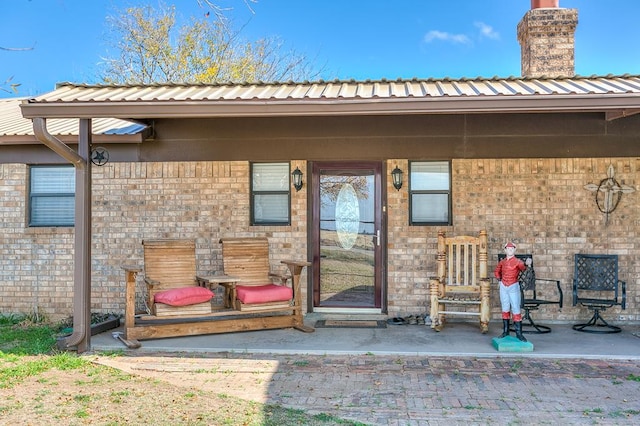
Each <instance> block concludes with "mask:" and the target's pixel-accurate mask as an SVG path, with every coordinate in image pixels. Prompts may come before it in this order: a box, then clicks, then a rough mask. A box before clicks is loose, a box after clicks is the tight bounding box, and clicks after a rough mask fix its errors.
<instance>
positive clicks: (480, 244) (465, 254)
mask: <svg viewBox="0 0 640 426" xmlns="http://www.w3.org/2000/svg"><path fill="white" fill-rule="evenodd" d="M487 256H488V254H487V232H486V231H484V230H483V231H480V233H479V234H478V236H477V237H475V236H469V235H460V236H455V237H447V236H446V234H445V233H444V232H443V231H440V232H438V252H437V268H438V270H437V274H438V275H437V276H436V277H434V278H432V279H431V280H430V281H429V295H430V299H431V310H430V316H431V328H433V329H434V330H435V331H440V330H441V329H442V327H443V326H444V323H445V319H446V317H447V316H453V315H456V316H467V317H469V316H471V317H477V318H478V319H479V323H480V331H481V332H482V333H486V332H487V331H489V317H490V314H491V312H490V309H491V306H490V295H491V286H490V280H489V276H488V271H487Z"/></svg>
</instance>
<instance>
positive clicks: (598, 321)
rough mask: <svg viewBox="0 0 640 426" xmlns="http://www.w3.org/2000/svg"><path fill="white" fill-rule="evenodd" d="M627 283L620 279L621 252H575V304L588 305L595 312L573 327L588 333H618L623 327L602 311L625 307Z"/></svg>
mask: <svg viewBox="0 0 640 426" xmlns="http://www.w3.org/2000/svg"><path fill="white" fill-rule="evenodd" d="M626 286H627V284H626V283H625V282H624V281H620V280H619V279H618V255H615V254H576V255H575V269H574V275H573V306H576V305H578V304H580V305H582V306H585V307H587V309H589V310H591V311H593V315H592V316H591V319H590V320H589V321H588V322H586V323H583V324H575V325H573V326H572V327H573V329H574V330H576V331H584V332H587V333H619V332H620V331H621V328H620V327H618V326H615V325H610V324H609V323H608V322H606V321H605V320H604V318H602V316H601V315H600V312H601V311H604V310H606V309H608V308H612V307H614V306H620V307H622V309H626V303H627V302H626V300H627V287H626Z"/></svg>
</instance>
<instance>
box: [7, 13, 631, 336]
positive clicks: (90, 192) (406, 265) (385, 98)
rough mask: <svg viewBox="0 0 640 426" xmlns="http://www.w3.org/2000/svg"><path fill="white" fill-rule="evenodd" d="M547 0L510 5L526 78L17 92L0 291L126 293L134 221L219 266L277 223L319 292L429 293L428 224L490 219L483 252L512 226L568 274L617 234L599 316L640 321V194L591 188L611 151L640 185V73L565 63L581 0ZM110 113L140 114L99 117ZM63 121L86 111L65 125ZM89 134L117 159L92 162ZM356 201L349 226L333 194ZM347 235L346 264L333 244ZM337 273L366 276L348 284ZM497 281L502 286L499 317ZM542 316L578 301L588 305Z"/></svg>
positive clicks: (115, 304)
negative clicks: (613, 273)
mask: <svg viewBox="0 0 640 426" xmlns="http://www.w3.org/2000/svg"><path fill="white" fill-rule="evenodd" d="M546 3H548V2H544V1H542V2H539V1H532V9H531V10H530V11H528V12H527V13H526V14H525V16H524V17H523V19H522V21H521V22H520V24H519V25H518V38H519V41H520V44H521V47H522V73H523V77H521V78H493V79H481V78H479V79H474V80H470V79H460V80H451V79H442V80H433V79H429V80H395V81H387V80H382V81H331V82H323V81H320V82H311V83H309V82H305V83H255V84H237V85H188V86H187V85H157V86H145V87H134V86H131V87H129V86H126V87H122V86H118V87H116V86H85V85H73V84H65V85H61V86H60V87H58V88H57V89H56V90H55V91H53V92H51V93H47V94H44V95H42V96H38V97H36V98H34V99H29V100H25V101H23V102H22V103H21V112H22V114H23V116H24V120H25V121H27V122H28V119H33V120H34V123H35V125H34V129H36V128H37V130H35V134H36V136H37V138H36V137H35V136H33V134H30V135H28V136H27V135H24V137H22V136H21V137H18V136H20V135H19V132H16V131H15V129H14V127H12V126H15V125H16V123H17V122H18V121H19V120H18V119H16V120H12V121H11V122H10V124H8V127H7V128H8V129H10V130H8V131H4V132H1V133H0V187H1V188H2V189H3V196H2V198H1V199H0V209H2V211H3V218H4V220H3V224H2V237H1V239H0V241H1V243H0V250H2V253H3V255H2V260H1V262H2V264H3V265H2V272H0V274H2V282H3V286H2V290H0V311H1V312H29V311H32V310H36V309H37V310H38V311H40V312H41V313H43V314H45V315H47V316H50V317H59V316H68V315H70V314H71V313H72V311H73V312H74V316H75V315H77V312H78V309H80V310H87V309H91V310H92V311H97V312H121V311H122V310H123V308H124V295H123V292H124V276H123V272H122V269H121V265H122V264H123V263H132V262H139V260H140V259H141V257H142V247H141V241H142V240H144V239H149V238H190V239H194V240H195V241H196V244H197V258H198V259H197V261H198V267H199V270H201V271H203V272H213V271H219V270H221V264H222V260H221V248H220V247H219V244H218V240H219V239H220V238H222V237H230V236H253V235H255V236H267V237H269V239H270V242H271V247H272V251H271V252H272V256H273V257H274V258H277V257H282V256H285V255H287V256H289V255H291V254H292V253H295V254H298V255H299V256H300V257H306V258H307V259H308V260H309V261H311V262H312V266H311V267H309V268H308V271H307V273H306V274H305V277H303V279H304V282H305V283H306V285H305V286H304V291H303V294H304V297H305V301H306V311H307V312H325V313H327V314H328V315H329V314H335V315H339V314H350V315H357V314H367V315H383V316H402V315H407V314H417V313H425V312H428V303H429V302H428V283H429V278H430V277H431V276H433V275H435V252H436V237H437V233H438V231H440V230H445V231H447V232H448V233H452V234H471V233H477V232H478V231H479V230H481V229H486V230H487V232H488V235H489V255H490V267H491V268H492V266H493V265H495V262H496V259H497V255H498V253H500V252H501V249H502V245H503V244H504V242H505V241H507V240H514V241H516V242H517V243H518V246H519V247H518V251H519V252H522V253H532V254H533V255H534V256H535V262H536V272H537V274H538V276H541V277H543V276H544V277H553V278H555V279H559V280H561V282H562V286H563V289H564V291H565V294H567V295H568V294H570V289H571V280H572V276H573V255H574V254H575V253H610V254H618V255H619V257H620V270H621V279H623V280H626V282H627V309H626V310H620V309H614V310H611V311H610V312H609V317H610V318H611V319H612V320H614V322H634V321H638V320H640V307H639V302H640V293H639V292H638V291H637V288H636V283H637V281H638V276H639V274H640V266H637V265H638V264H640V263H639V262H637V260H638V259H640V245H639V244H637V243H636V242H635V239H636V237H638V236H640V222H639V221H638V218H637V214H636V212H637V211H638V208H639V207H640V200H639V199H638V196H639V195H638V193H630V194H624V195H623V196H622V198H621V200H620V202H619V203H618V205H617V208H616V209H615V211H613V212H611V213H610V214H608V215H605V214H603V213H602V212H601V210H602V200H599V199H598V198H597V195H598V192H592V191H589V190H588V189H585V185H587V184H589V183H595V184H598V182H600V181H601V180H602V179H603V178H606V177H607V173H608V171H609V170H613V171H614V173H615V179H617V180H618V181H619V182H621V183H622V184H625V185H628V186H630V187H633V188H636V189H637V188H638V187H637V185H638V182H640V145H639V142H638V141H639V138H640V115H638V112H640V77H638V76H606V77H605V76H602V77H598V76H593V77H579V76H574V66H573V43H574V41H573V32H574V30H575V27H576V25H577V11H576V10H573V9H562V8H560V7H558V5H557V2H551V3H552V4H546ZM546 6H551V7H546ZM114 119H118V120H126V121H127V122H128V123H131V124H130V126H132V127H126V126H125V127H123V129H124V130H121V131H111V132H109V131H106V130H103V131H102V132H103V133H101V131H99V130H97V129H96V126H97V125H98V123H102V122H101V121H100V120H114ZM54 120H73V121H74V122H75V123H78V122H79V126H78V127H77V128H76V129H75V131H74V132H72V133H73V134H72V135H70V134H69V133H68V132H67V133H65V132H64V131H62V130H57V129H56V128H55V127H54V126H53V123H54V122H55V121H54ZM78 120H79V121H78ZM107 126H113V127H114V128H116V127H117V126H118V125H117V124H114V122H108V123H107ZM90 129H93V130H90ZM107 136H109V137H107ZM41 141H42V142H41ZM45 145H47V146H45ZM69 145H72V146H71V147H70V146H69ZM98 147H99V148H104V149H105V150H106V151H104V152H106V153H108V155H109V162H107V163H106V164H104V165H91V162H90V161H88V160H89V158H90V157H91V156H92V155H93V153H94V152H103V151H93V149H95V148H98ZM50 148H51V149H50ZM53 151H55V153H54V152H53ZM94 159H95V158H94ZM98 160H100V158H98ZM97 163H98V164H100V163H101V162H100V161H97ZM78 164H82V165H83V166H82V167H78ZM43 165H46V166H48V167H44V170H42V169H43V167H41V166H43ZM71 165H75V166H76V167H75V176H76V180H75V183H76V185H75V187H72V188H73V189H68V188H69V186H65V185H63V183H64V182H68V180H69V179H70V178H71V179H72V176H73V175H74V173H73V172H74V167H72V166H71ZM610 166H613V168H612V169H611V168H610ZM65 168H66V170H64V169H65ZM79 169H82V170H80V171H79ZM396 169H398V170H399V171H402V172H403V173H402V175H401V176H402V178H403V182H402V186H401V187H400V188H399V189H396V188H395V187H394V185H393V179H392V171H394V170H396ZM296 170H299V171H301V172H302V187H301V189H300V190H297V188H294V187H293V186H292V185H291V182H290V176H291V174H292V172H294V171H296ZM78 175H81V176H80V177H78ZM50 179H51V180H50ZM78 179H79V180H78ZM47 182H57V184H56V185H54V188H53V189H51V188H47V185H46V183H47ZM78 182H81V183H82V185H78ZM345 184H348V185H345ZM345 186H348V187H349V188H350V189H349V190H346V191H342V190H339V188H344V187H345ZM64 188H67V189H66V191H65V189H64ZM41 189H42V190H41ZM47 191H50V192H47ZM52 195H54V196H56V197H51V196H52ZM64 197H66V198H64ZM51 198H55V199H56V200H58V201H52V200H51ZM60 198H64V199H65V200H66V201H64V202H61V204H58V202H59V200H60ZM74 199H75V203H76V204H75V207H71V206H72V205H73V200H74ZM83 200H84V201H83ZM349 201H351V203H352V204H351V207H353V205H354V204H353V202H354V201H355V205H357V208H356V210H357V211H358V212H359V214H358V221H359V222H360V226H359V227H357V228H356V229H353V228H351V226H352V222H350V221H349V220H347V221H343V222H340V220H339V218H338V217H337V215H336V211H337V210H340V205H342V206H347V207H348V206H349ZM69 203H71V204H69ZM83 203H84V204H83ZM340 203H342V204H340ZM78 205H79V206H78ZM74 209H75V210H74ZM71 210H73V211H74V212H75V220H76V222H75V223H76V224H75V227H73V226H70V223H69V216H68V214H69V211H71ZM64 212H66V213H64ZM79 213H81V214H80V215H79ZM65 214H66V216H65ZM79 216H80V217H79ZM72 217H73V216H72ZM65 220H66V221H67V222H65ZM343 228H344V229H343ZM345 229H346V230H345ZM341 232H342V233H341ZM345 235H346V237H345V239H344V240H343V239H342V238H343V237H344V236H345ZM88 238H90V241H89V240H88ZM336 240H339V244H338V243H336ZM328 246H336V247H337V246H340V248H341V250H337V251H336V250H334V251H332V250H327V247H328ZM342 249H343V250H342ZM348 249H355V250H353V251H352V252H354V253H356V254H354V255H353V256H354V258H357V259H358V260H357V261H354V263H345V262H344V259H340V258H339V256H346V253H345V252H344V250H346V251H349V250H348ZM338 252H339V253H338ZM347 276H349V277H350V278H349V279H346V278H344V277H347ZM335 277H341V278H339V279H337V280H336V279H335ZM340 281H350V282H353V283H355V284H354V285H353V287H352V288H350V289H347V290H346V291H344V292H343V291H341V290H340V289H338V290H336V288H334V286H335V285H338V284H337V283H336V282H340ZM321 283H324V284H326V285H321ZM328 289H329V290H328ZM78 293H84V294H85V296H84V299H83V298H82V297H80V298H78ZM74 294H75V296H76V299H75V301H76V302H75V306H74ZM498 300H499V297H498V293H497V290H496V291H494V293H493V294H492V313H493V317H494V318H499V312H500V308H499V303H498ZM79 305H80V306H79ZM538 315H539V316H540V317H543V318H545V321H558V322H572V321H575V320H577V319H579V318H580V319H584V318H585V317H586V316H587V313H586V312H585V310H584V308H579V307H571V306H565V307H564V308H563V309H562V311H558V310H557V309H548V310H544V309H543V310H542V311H541V313H540V314H538ZM88 340H89V337H88V336H87V337H86V338H85V340H84V342H83V343H82V344H85V345H86V344H87V343H88Z"/></svg>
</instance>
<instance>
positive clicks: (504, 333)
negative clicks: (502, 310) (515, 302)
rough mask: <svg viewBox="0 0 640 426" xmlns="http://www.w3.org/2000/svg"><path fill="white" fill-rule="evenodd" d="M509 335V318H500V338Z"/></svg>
mask: <svg viewBox="0 0 640 426" xmlns="http://www.w3.org/2000/svg"><path fill="white" fill-rule="evenodd" d="M508 335H509V320H508V319H503V320H502V334H501V335H500V339H502V338H503V337H507V336H508Z"/></svg>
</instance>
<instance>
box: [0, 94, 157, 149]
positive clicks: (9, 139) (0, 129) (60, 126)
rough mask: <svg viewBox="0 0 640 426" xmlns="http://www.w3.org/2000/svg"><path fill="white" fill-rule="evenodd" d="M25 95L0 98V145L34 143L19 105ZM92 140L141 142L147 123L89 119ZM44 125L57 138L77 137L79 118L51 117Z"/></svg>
mask: <svg viewBox="0 0 640 426" xmlns="http://www.w3.org/2000/svg"><path fill="white" fill-rule="evenodd" d="M25 99H26V98H9V99H0V144H11V143H22V142H37V141H36V139H35V136H34V132H33V124H32V123H31V120H29V119H26V118H24V117H23V116H22V113H21V111H20V104H21V103H22V102H24V101H25ZM91 125H92V133H93V138H94V140H97V141H103V142H107V141H111V142H136V143H139V142H142V140H143V139H142V138H143V137H145V136H144V135H145V133H146V131H147V130H148V126H146V125H144V124H140V123H134V122H131V121H125V120H120V119H117V118H97V119H95V120H92V122H91ZM47 128H48V129H49V131H50V133H51V134H54V135H56V136H57V137H59V138H63V139H66V138H65V137H70V138H69V139H70V140H74V141H75V140H77V139H78V120H77V119H71V118H65V119H55V118H54V119H50V120H47Z"/></svg>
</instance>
